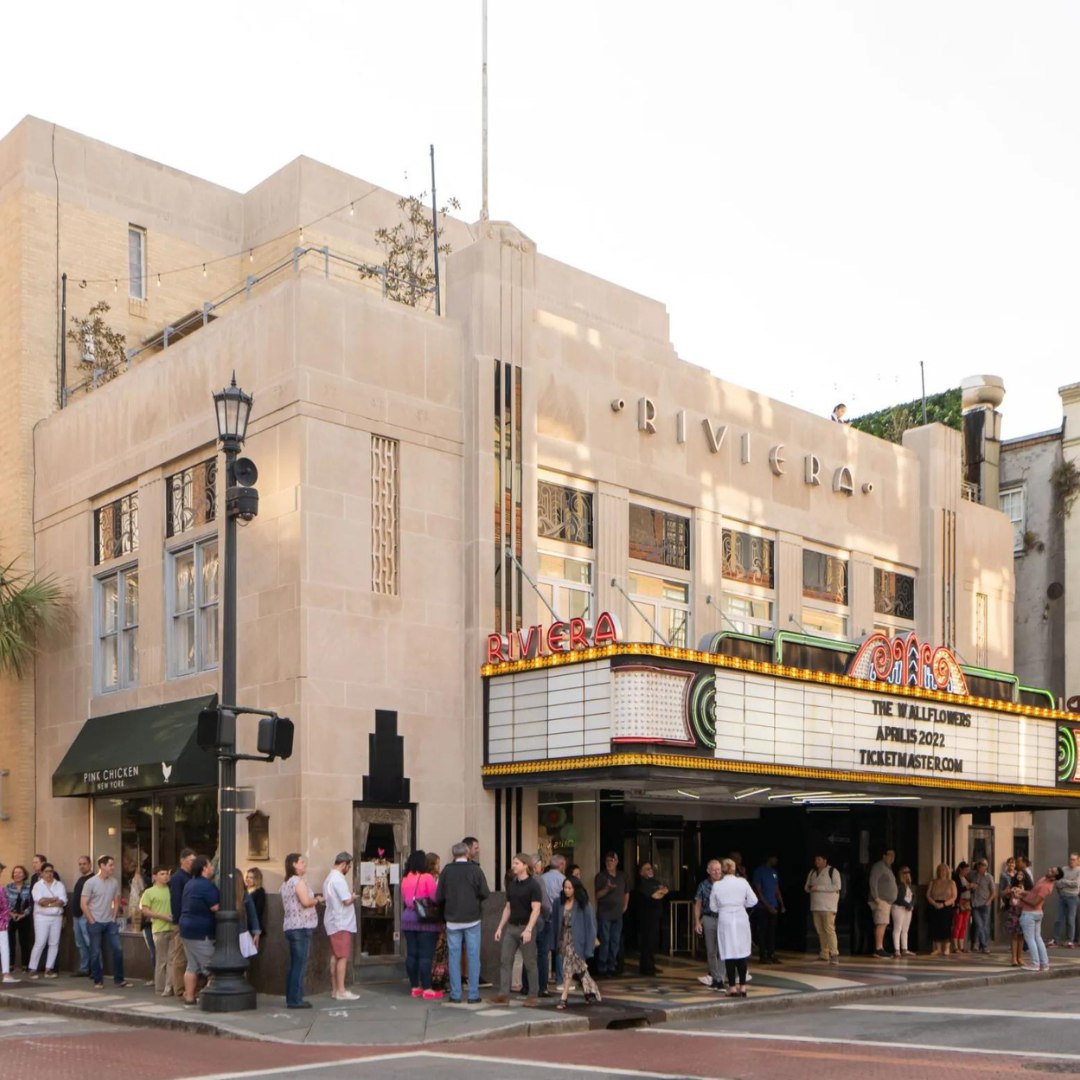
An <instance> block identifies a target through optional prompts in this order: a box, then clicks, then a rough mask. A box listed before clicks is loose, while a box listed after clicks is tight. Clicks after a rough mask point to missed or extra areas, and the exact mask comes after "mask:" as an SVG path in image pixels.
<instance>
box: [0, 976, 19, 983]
mask: <svg viewBox="0 0 1080 1080" xmlns="http://www.w3.org/2000/svg"><path fill="white" fill-rule="evenodd" d="M3 981H4V982H6V983H17V982H22V979H16V978H15V976H14V975H5V976H4V979H3Z"/></svg>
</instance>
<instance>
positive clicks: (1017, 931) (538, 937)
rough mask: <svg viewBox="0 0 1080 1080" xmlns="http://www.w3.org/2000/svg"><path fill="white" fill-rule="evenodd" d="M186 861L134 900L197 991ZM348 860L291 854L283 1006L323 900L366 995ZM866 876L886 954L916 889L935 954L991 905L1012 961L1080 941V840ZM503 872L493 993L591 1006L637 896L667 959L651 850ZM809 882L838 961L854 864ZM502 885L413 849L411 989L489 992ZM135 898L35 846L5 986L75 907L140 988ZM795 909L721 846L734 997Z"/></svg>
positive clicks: (331, 939)
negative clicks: (486, 930) (326, 862)
mask: <svg viewBox="0 0 1080 1080" xmlns="http://www.w3.org/2000/svg"><path fill="white" fill-rule="evenodd" d="M178 863H179V865H178V866H176V867H175V868H173V867H168V866H156V867H154V868H153V869H152V870H150V868H148V867H147V868H145V870H144V872H139V871H137V870H136V871H135V872H134V874H133V875H132V878H131V886H130V894H129V897H128V898H127V901H126V907H127V909H128V914H130V913H131V910H132V909H133V908H134V909H137V910H138V911H139V912H140V914H141V917H142V927H143V931H144V934H145V938H146V944H147V948H148V949H149V951H150V956H151V966H152V968H153V971H154V987H155V990H156V992H157V993H158V994H160V995H162V996H176V997H177V998H180V999H181V1000H182V1001H183V1003H184V1004H185V1005H191V1006H193V1005H195V1004H197V1001H198V995H199V994H200V993H201V991H202V989H203V988H204V987H205V985H206V983H207V981H208V977H209V974H210V967H211V964H212V961H213V956H214V949H215V939H216V922H217V913H218V911H219V910H220V907H221V893H220V891H219V886H218V884H217V879H218V878H219V873H220V870H219V868H218V867H217V865H216V861H215V860H212V859H211V858H209V857H207V856H206V855H200V854H197V853H196V852H195V851H193V850H191V849H189V848H188V849H184V850H183V851H181V852H180V856H179V860H178ZM352 868H353V856H352V855H351V854H350V853H349V852H348V851H342V852H339V853H338V855H337V856H336V857H335V860H334V865H333V868H332V869H331V870H330V871H329V873H328V874H327V875H326V878H325V880H324V882H323V884H322V888H321V890H320V891H315V890H314V889H313V888H312V887H311V886H310V885H309V884H308V882H307V880H306V874H307V861H306V859H305V857H304V856H303V855H302V854H300V853H298V852H294V853H291V854H289V855H287V856H286V858H285V867H284V871H285V872H284V881H283V883H282V885H281V904H282V912H283V925H282V929H283V932H284V938H285V941H286V944H287V949H288V964H287V971H286V978H285V1003H286V1007H287V1008H290V1009H307V1008H311V1003H310V1002H308V1001H307V1000H306V999H305V997H304V984H305V976H306V969H307V965H308V959H309V956H310V952H311V943H312V936H313V934H314V933H315V931H316V929H317V928H318V925H319V913H320V910H321V911H322V923H323V930H324V931H325V933H326V935H327V939H328V944H329V951H330V955H331V963H330V994H331V996H332V997H333V998H334V999H336V1000H345V1001H348V1000H355V999H356V997H357V995H356V994H355V993H354V992H352V991H351V990H349V989H348V988H347V987H346V979H347V975H348V971H349V966H350V962H351V959H352V956H353V943H354V938H355V935H356V933H357V917H356V904H357V901H358V900H359V899H360V894H359V893H356V892H354V891H353V887H352V884H351V881H352V874H351V872H352ZM3 870H6V867H5V866H4V865H3V864H2V863H0V872H2V871H3ZM230 876H231V877H232V878H233V883H232V886H231V887H233V888H234V889H235V893H236V910H237V911H238V912H239V913H240V926H241V941H240V946H241V950H242V952H243V953H244V955H245V956H247V957H254V956H257V955H258V953H259V951H260V948H261V945H262V942H263V941H264V939H265V933H266V891H265V889H264V888H263V881H262V873H261V871H260V870H258V869H257V868H252V869H250V870H248V871H247V873H246V874H242V873H241V871H240V870H238V869H237V870H235V871H234V872H233V874H232V875H230ZM866 883H867V893H868V897H867V903H868V906H869V910H870V918H871V921H872V924H873V954H874V956H876V957H879V958H882V959H885V958H890V957H891V958H894V959H902V958H904V957H908V956H913V955H914V952H915V950H914V948H913V947H912V942H911V927H912V921H913V917H914V916H915V914H916V912H917V910H918V907H919V905H920V904H925V905H926V910H925V912H924V915H925V921H926V925H927V927H928V930H929V937H930V940H931V951H930V954H929V955H930V956H940V957H949V956H954V955H957V954H962V953H966V952H969V951H973V952H980V953H989V952H990V950H991V940H992V937H993V923H994V913H995V910H997V911H998V912H999V914H1000V918H1001V926H1002V928H1003V931H1004V935H1005V937H1006V938H1007V939H1008V941H1009V946H1010V959H1011V963H1012V965H1013V966H1017V967H1021V966H1022V967H1025V968H1026V969H1028V970H1030V971H1046V970H1049V966H1050V962H1049V954H1048V949H1051V948H1055V947H1059V946H1060V947H1064V948H1073V947H1074V946H1075V945H1076V943H1077V933H1078V927H1077V921H1078V920H1077V914H1078V908H1080V855H1078V854H1076V853H1073V854H1071V855H1070V856H1069V859H1068V866H1066V867H1064V868H1062V867H1059V866H1051V867H1049V868H1048V869H1047V870H1046V872H1045V873H1044V874H1043V875H1042V876H1041V877H1039V878H1038V879H1037V880H1036V879H1035V877H1034V875H1033V874H1032V871H1031V869H1030V868H1029V866H1028V863H1027V860H1026V859H1025V858H1024V857H1023V856H1020V855H1018V856H1015V857H1010V858H1009V859H1008V860H1007V861H1006V862H1005V864H1004V865H1003V867H1002V870H1001V874H1000V876H999V877H998V878H997V879H996V880H995V878H994V876H993V875H992V873H991V872H990V868H989V866H988V863H987V860H986V859H977V860H976V861H975V862H974V864H973V865H969V864H968V863H967V862H966V861H961V862H960V863H959V864H958V865H957V866H956V867H955V868H950V867H949V866H948V865H947V864H946V863H940V864H939V865H938V866H937V868H936V870H935V872H934V874H933V877H932V878H931V879H930V881H929V882H927V884H926V887H925V890H924V891H922V892H921V894H920V890H919V889H918V888H917V887H916V885H915V884H914V883H913V878H912V872H911V869H910V867H908V866H906V865H902V864H900V865H898V864H897V860H896V852H895V851H893V850H892V849H891V848H890V849H886V850H885V851H883V852H882V853H881V857H880V858H879V859H878V860H877V862H875V863H874V864H873V865H872V866H871V867H870V870H869V874H868V876H867V879H866ZM503 887H504V891H505V901H504V904H503V907H502V911H501V913H500V917H499V920H498V925H497V926H496V928H495V931H494V941H495V943H497V944H498V946H499V960H500V963H499V985H498V988H497V992H496V994H495V995H494V996H493V997H492V998H491V999H490V1001H491V1003H493V1004H496V1005H500V1004H507V1003H508V1002H509V1000H510V995H511V993H513V992H515V991H516V992H518V993H521V994H522V995H524V998H525V1001H524V1003H525V1005H527V1006H535V1005H537V1004H538V1003H539V999H540V998H550V997H556V996H557V998H558V1001H557V1002H556V1008H559V1009H565V1008H566V1007H567V1003H568V1000H569V997H570V994H571V992H572V991H573V990H574V988H575V986H580V990H581V993H582V994H583V996H584V1000H585V1002H586V1004H591V1003H592V1002H596V1001H599V1000H600V987H599V985H598V981H597V980H603V979H606V978H610V977H612V976H613V975H615V974H616V973H617V972H618V971H621V970H622V966H623V962H624V960H623V924H624V919H625V917H626V914H627V911H628V908H629V905H630V901H631V897H632V896H633V898H634V901H635V905H634V907H635V921H636V929H637V944H638V957H639V971H640V973H641V974H642V975H644V976H653V975H658V974H661V972H660V970H659V968H658V967H657V965H656V954H657V952H658V951H659V949H660V940H661V920H662V913H663V910H664V901H665V898H666V897H668V895H669V891H670V890H669V886H668V885H667V884H666V883H665V882H663V881H661V880H660V879H659V878H658V877H657V874H656V870H655V867H654V866H653V865H652V864H650V863H648V862H645V863H642V864H641V865H640V866H639V867H638V868H637V873H636V878H635V882H634V885H633V888H631V886H630V884H629V883H628V879H627V875H626V874H625V873H624V872H623V870H622V869H620V866H619V857H618V855H617V853H615V852H608V853H607V854H606V855H605V857H604V865H603V867H602V869H601V870H600V871H599V872H598V873H597V874H596V875H595V877H594V878H593V879H592V899H590V895H589V888H588V886H587V885H586V882H585V881H584V880H583V879H582V873H581V868H580V867H578V866H576V865H571V866H568V865H567V862H566V859H565V858H564V857H563V856H562V855H561V854H558V853H556V854H553V855H552V856H551V858H550V861H549V863H548V865H547V866H546V867H545V866H544V864H543V862H542V861H541V860H540V858H539V857H538V856H535V855H529V854H525V853H519V854H518V855H516V856H515V857H514V858H513V859H512V861H511V864H510V870H509V872H508V873H507V876H506V880H505V881H504V882H503ZM803 891H804V892H805V893H806V894H807V897H808V904H809V910H810V915H811V919H812V922H813V926H814V930H815V933H816V936H817V940H818V958H819V960H821V961H822V962H826V963H838V962H839V957H840V950H839V946H838V941H837V933H836V916H837V911H838V908H839V905H840V901H841V899H842V897H843V896H844V894H845V891H846V882H845V879H844V876H843V874H842V873H841V872H840V871H839V870H838V869H837V868H836V867H834V866H832V865H831V864H830V862H829V859H828V857H827V856H826V855H825V854H823V853H822V854H819V855H816V856H815V857H814V860H813V865H812V867H811V868H810V870H809V872H808V873H807V876H806V879H805V882H804V885H803ZM490 895H491V891H490V889H489V887H488V882H487V879H486V877H485V875H484V872H483V870H482V869H481V867H480V844H479V842H478V840H477V839H476V838H475V837H465V838H464V839H463V840H462V841H461V842H460V843H457V844H455V845H454V846H453V848H452V851H451V861H450V862H449V863H448V864H447V865H446V867H445V868H443V867H442V864H441V859H440V857H439V856H438V855H437V854H435V853H426V852H423V851H415V852H413V853H412V854H411V855H410V856H409V858H408V860H407V862H406V864H405V867H404V874H403V877H402V879H401V922H400V928H401V933H402V936H403V938H404V941H405V953H406V973H407V975H408V980H409V984H410V989H411V994H412V996H413V997H414V998H419V999H423V1000H428V1001H431V1000H439V999H441V998H443V997H444V995H445V996H447V997H448V999H449V1000H450V1001H451V1002H461V1001H467V1002H470V1003H478V1002H479V1001H480V982H479V980H480V949H481V939H482V931H481V926H482V908H483V904H484V902H485V901H486V900H487V899H488V897H489V896H490ZM1051 895H1056V898H1057V918H1056V921H1055V924H1054V930H1053V936H1052V937H1051V938H1050V939H1049V940H1048V941H1047V940H1044V936H1043V932H1042V931H1043V908H1044V905H1045V903H1046V901H1047V900H1048V899H1049V898H1050V897H1051ZM124 908H125V900H124V898H122V896H121V886H120V880H119V875H118V873H117V864H116V860H115V859H114V858H113V857H112V856H111V855H102V856H101V857H100V858H98V860H97V863H96V866H95V865H94V864H93V863H92V861H91V859H90V857H89V856H82V857H81V858H80V859H79V860H78V875H77V877H76V879H75V882H74V885H73V887H72V889H71V891H70V892H69V891H68V889H67V888H66V886H65V884H64V882H63V881H62V880H61V876H60V874H59V873H58V872H57V871H56V868H55V867H54V866H53V865H52V863H50V862H49V860H48V859H47V858H46V856H44V855H42V854H38V855H35V856H34V858H33V861H32V873H28V872H27V870H26V868H25V867H23V866H21V865H20V866H14V867H12V870H11V875H10V881H9V882H8V883H7V884H6V885H5V886H4V887H3V888H2V889H0V978H2V980H3V982H4V983H14V982H19V981H20V980H19V977H18V976H17V975H16V974H15V972H16V971H18V970H19V967H20V962H21V968H22V971H23V972H24V973H26V974H28V975H29V977H30V978H31V979H36V978H47V979H48V978H55V977H56V976H57V957H58V953H59V947H60V933H61V928H62V926H63V923H64V916H65V914H68V915H70V917H71V920H72V925H73V933H74V941H75V946H76V950H77V953H78V969H77V970H76V971H73V972H72V975H75V976H83V977H88V978H89V979H90V980H91V983H92V985H93V986H94V988H95V989H102V988H103V987H104V982H105V979H104V966H105V965H104V959H105V954H106V952H107V953H108V955H109V958H110V960H111V974H112V981H113V984H114V985H115V986H117V987H128V986H131V985H132V984H131V982H130V981H128V980H127V979H126V978H125V976H124V956H123V951H122V949H121V946H120V934H119V931H120V919H121V911H122V910H123V909H124ZM785 911H786V906H785V902H784V896H783V892H782V889H781V886H780V874H779V870H778V860H777V858H776V856H775V855H770V856H768V857H767V858H766V859H765V860H764V861H763V862H762V863H761V865H760V866H758V867H757V869H756V870H755V871H754V872H753V874H752V875H748V873H747V870H746V867H745V866H743V864H742V857H741V855H740V854H739V853H738V852H732V853H731V854H730V855H729V856H728V858H726V859H722V860H721V859H711V860H710V861H709V862H708V864H707V865H706V869H705V877H704V879H703V880H702V881H701V883H700V885H699V887H698V889H697V892H696V894H695V898H694V903H693V915H694V930H695V931H696V933H697V934H698V935H700V936H701V937H702V939H703V941H704V944H705V952H706V963H707V974H706V975H705V976H703V977H702V980H701V981H702V982H703V983H705V984H706V985H708V986H709V987H710V988H712V989H715V990H717V991H719V992H722V993H726V994H727V995H729V996H731V997H745V996H746V985H747V983H748V982H749V980H750V978H751V976H750V973H749V971H748V961H749V958H750V956H751V954H752V953H753V951H754V948H755V947H756V949H757V953H758V959H759V962H760V963H761V964H765V965H769V964H779V963H780V960H779V958H778V957H777V955H776V931H777V922H778V919H779V918H780V916H781V915H783V914H784V912H785ZM1025 954H1026V958H1025Z"/></svg>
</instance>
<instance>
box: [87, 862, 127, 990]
mask: <svg viewBox="0 0 1080 1080" xmlns="http://www.w3.org/2000/svg"><path fill="white" fill-rule="evenodd" d="M115 873H116V860H115V859H114V858H113V857H112V856H111V855H102V856H101V858H100V859H98V872H97V873H96V874H95V875H94V876H93V877H92V878H90V879H89V880H88V881H87V882H86V884H85V885H84V886H83V891H82V899H81V901H80V903H81V905H82V913H83V915H84V916H85V917H86V930H87V933H88V934H89V935H90V978H91V979H92V980H93V983H94V986H95V987H97V988H100V987H102V986H103V985H104V979H105V976H104V969H103V967H102V962H101V948H102V939H105V938H107V939H108V942H109V951H110V953H111V954H112V969H113V982H114V983H115V984H116V985H117V986H131V983H129V982H128V981H127V980H126V979H125V978H124V954H123V952H122V951H121V949H120V928H119V926H118V925H117V923H116V910H117V908H118V907H119V906H120V882H119V881H117V880H116V878H115V877H114V876H113V875H114V874H115Z"/></svg>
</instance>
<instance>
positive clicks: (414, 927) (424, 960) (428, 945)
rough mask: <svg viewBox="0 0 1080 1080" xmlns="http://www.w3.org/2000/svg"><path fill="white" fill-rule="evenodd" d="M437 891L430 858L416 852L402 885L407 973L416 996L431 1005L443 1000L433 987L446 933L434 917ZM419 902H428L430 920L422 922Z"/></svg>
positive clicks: (407, 867) (427, 910) (402, 930)
mask: <svg viewBox="0 0 1080 1080" xmlns="http://www.w3.org/2000/svg"><path fill="white" fill-rule="evenodd" d="M435 889H436V885H435V877H434V875H433V874H429V873H428V868H427V855H426V854H425V853H424V852H422V851H414V852H413V853H412V854H411V855H410V856H409V861H408V862H407V863H406V864H405V877H404V879H403V880H402V882H401V932H402V933H403V934H404V935H405V971H406V974H407V975H408V976H409V986H411V987H412V996H413V997H414V998H418V997H422V998H425V999H426V1000H428V1001H436V1000H438V999H439V998H441V997H442V991H441V990H435V989H433V988H432V985H431V967H432V961H433V960H434V959H435V944H436V942H437V941H438V940H439V934H440V933H442V931H443V930H444V929H445V924H444V923H443V922H442V921H441V920H440V919H437V918H433V917H432V915H433V909H434V906H435ZM418 899H419V900H421V901H426V902H427V908H426V909H425V913H426V914H427V918H422V917H421V916H420V914H419V913H418V912H417V911H416V908H415V907H414V902H415V901H416V900H418Z"/></svg>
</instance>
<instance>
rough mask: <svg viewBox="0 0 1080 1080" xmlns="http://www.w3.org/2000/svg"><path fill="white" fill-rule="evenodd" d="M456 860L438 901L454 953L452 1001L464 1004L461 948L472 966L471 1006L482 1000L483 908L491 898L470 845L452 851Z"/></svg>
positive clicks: (441, 879)
mask: <svg viewBox="0 0 1080 1080" xmlns="http://www.w3.org/2000/svg"><path fill="white" fill-rule="evenodd" d="M450 851H451V854H452V855H453V856H454V861H453V862H452V863H450V865H449V866H447V867H445V868H444V869H443V872H442V873H441V874H440V875H439V884H438V886H437V888H436V890H435V902H436V903H438V904H441V905H442V910H443V918H444V919H445V920H446V946H447V950H448V952H449V954H450V956H449V964H450V1000H451V1001H452V1002H460V1001H461V945H462V942H463V941H464V944H465V955H466V958H467V959H468V963H469V997H468V1000H469V1003H470V1004H476V1003H477V1002H479V1000H480V915H481V910H480V905H481V904H483V902H484V901H485V900H486V899H487V898H488V897H489V896H490V895H491V890H490V889H489V888H488V883H487V878H486V877H484V871H483V870H481V869H480V866H479V864H477V863H474V862H470V860H469V848H468V846H467V845H466V844H464V843H461V844H455V845H454V846H453V847H452V848H451V849H450Z"/></svg>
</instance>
